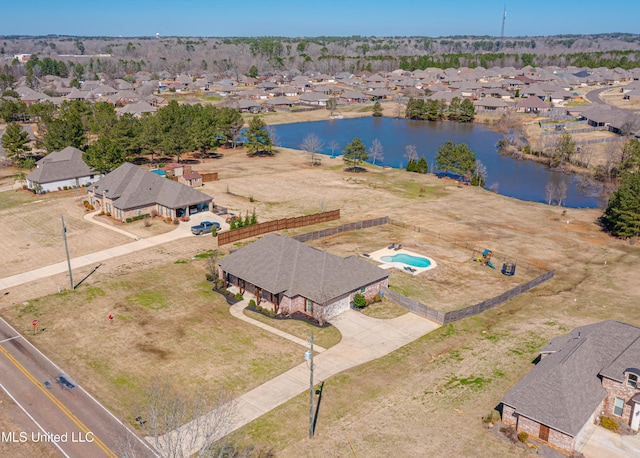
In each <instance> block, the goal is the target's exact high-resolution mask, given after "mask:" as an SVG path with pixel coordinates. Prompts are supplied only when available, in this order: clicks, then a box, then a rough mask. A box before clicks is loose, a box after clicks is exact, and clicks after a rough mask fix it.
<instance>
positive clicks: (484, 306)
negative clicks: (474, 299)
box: [441, 270, 555, 324]
mask: <svg viewBox="0 0 640 458" xmlns="http://www.w3.org/2000/svg"><path fill="white" fill-rule="evenodd" d="M554 275H555V270H550V271H548V272H545V273H543V274H542V275H540V276H538V277H536V278H534V279H533V280H530V281H528V282H527V283H523V284H521V285H518V286H516V287H515V288H511V289H510V290H508V291H505V292H504V293H502V294H500V295H498V296H496V297H493V298H491V299H487V300H486V301H482V302H480V303H478V304H476V305H471V306H469V307H465V308H463V309H460V310H453V311H451V312H447V313H445V315H444V321H443V322H442V323H441V324H449V323H453V322H454V321H460V320H462V319H464V318H468V317H470V316H475V315H479V314H480V313H482V312H484V311H485V310H489V309H492V308H494V307H497V306H499V305H502V304H504V303H505V302H507V301H508V300H511V299H513V298H514V297H516V296H518V295H520V294H522V293H524V292H526V291H529V290H530V289H532V288H534V287H536V286H538V285H540V284H542V283H544V282H546V281H549V280H551V279H552V278H553V276H554Z"/></svg>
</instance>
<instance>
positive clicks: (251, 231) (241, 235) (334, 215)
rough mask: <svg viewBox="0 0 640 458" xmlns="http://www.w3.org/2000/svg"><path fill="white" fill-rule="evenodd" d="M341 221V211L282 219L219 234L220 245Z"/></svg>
mask: <svg viewBox="0 0 640 458" xmlns="http://www.w3.org/2000/svg"><path fill="white" fill-rule="evenodd" d="M336 219H340V210H331V211H328V212H322V213H315V214H313V215H305V216H297V217H294V218H282V219H277V220H274V221H267V222H265V223H259V224H253V225H251V226H247V227H241V228H238V229H234V230H232V231H224V232H220V233H219V234H218V245H219V246H221V245H226V244H228V243H233V242H237V241H238V240H243V239H247V238H250V237H255V236H257V235H262V234H268V233H269V232H275V231H283V230H285V229H294V228H296V227H303V226H310V225H312V224H319V223H324V222H327V221H334V220H336Z"/></svg>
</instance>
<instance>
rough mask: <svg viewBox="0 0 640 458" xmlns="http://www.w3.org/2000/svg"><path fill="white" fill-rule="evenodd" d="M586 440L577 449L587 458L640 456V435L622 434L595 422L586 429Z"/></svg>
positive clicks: (633, 457)
mask: <svg viewBox="0 0 640 458" xmlns="http://www.w3.org/2000/svg"><path fill="white" fill-rule="evenodd" d="M585 436H586V441H585V442H584V443H583V444H582V445H578V447H577V450H578V451H579V452H581V453H583V454H584V456H586V457H587V458H635V457H640V436H638V435H635V436H622V435H620V434H617V433H614V432H611V431H609V430H606V429H604V428H601V427H599V426H596V425H594V424H590V425H589V426H588V427H587V431H586V434H585Z"/></svg>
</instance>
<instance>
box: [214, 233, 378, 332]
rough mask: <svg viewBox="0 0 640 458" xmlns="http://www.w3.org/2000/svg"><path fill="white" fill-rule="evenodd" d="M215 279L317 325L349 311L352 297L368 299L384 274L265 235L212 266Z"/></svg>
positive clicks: (358, 261) (350, 259)
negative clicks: (216, 277) (304, 316)
mask: <svg viewBox="0 0 640 458" xmlns="http://www.w3.org/2000/svg"><path fill="white" fill-rule="evenodd" d="M218 266H219V271H218V272H219V278H221V279H223V280H225V282H227V285H235V286H237V287H238V288H239V289H240V291H241V292H245V291H246V292H249V293H251V294H253V295H255V296H256V301H257V303H258V304H260V303H261V302H267V303H269V304H271V305H272V306H273V309H274V310H275V312H276V313H279V314H280V313H281V314H285V315H288V314H291V313H294V312H302V313H305V314H307V315H310V316H312V317H314V318H315V319H316V320H318V321H319V322H320V323H324V322H326V321H327V320H329V319H330V318H332V317H334V316H336V315H338V314H339V313H341V312H343V311H345V310H347V309H349V308H350V307H351V304H353V297H354V296H355V294H358V293H359V294H362V295H363V296H365V297H366V298H367V299H371V298H373V297H374V296H375V295H376V294H378V293H379V292H380V289H381V288H382V287H386V286H388V280H389V273H388V272H387V271H385V270H383V269H380V268H379V267H377V266H375V265H373V264H371V263H369V262H367V261H365V260H364V259H360V258H358V257H357V256H349V257H347V258H341V257H340V256H336V255H333V254H330V253H327V252H324V251H322V250H318V249H317V248H312V247H310V246H308V245H305V244H304V243H302V242H299V241H297V240H295V239H292V238H289V237H285V236H282V235H278V234H269V235H267V236H265V237H263V238H261V239H260V240H257V241H256V242H253V243H252V244H250V245H247V246H245V247H243V248H241V249H239V250H237V251H234V252H233V253H231V254H229V255H228V256H225V257H224V258H222V259H221V260H220V261H218Z"/></svg>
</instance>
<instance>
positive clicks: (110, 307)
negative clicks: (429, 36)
mask: <svg viewBox="0 0 640 458" xmlns="http://www.w3.org/2000/svg"><path fill="white" fill-rule="evenodd" d="M221 152H223V153H224V156H223V157H222V158H220V159H207V160H204V161H202V160H199V163H197V164H194V168H195V169H196V170H199V171H205V172H206V171H218V172H219V174H220V181H218V182H214V183H207V184H206V185H205V186H204V187H203V188H202V189H203V190H204V191H205V192H208V193H211V195H213V196H214V199H215V202H216V203H218V204H220V205H223V206H227V207H229V208H230V209H231V210H232V211H236V212H240V213H243V214H244V213H245V212H251V211H252V210H253V209H254V208H255V209H256V213H257V215H258V219H259V220H260V221H265V220H268V219H275V218H280V217H285V216H294V215H300V214H309V213H314V212H317V211H320V210H323V209H325V210H328V209H334V208H340V209H341V213H342V220H341V221H340V222H336V223H334V224H340V223H344V222H350V221H357V220H361V219H364V218H369V217H377V216H384V215H389V216H391V217H392V218H393V219H395V220H399V221H402V222H404V223H406V224H408V225H417V226H421V227H425V226H426V227H427V228H428V229H430V230H431V231H434V232H435V233H436V234H437V233H440V234H446V235H447V236H448V237H450V238H453V239H456V240H459V241H462V242H465V243H469V244H470V245H471V246H474V247H477V248H479V249H482V248H485V247H486V248H490V249H493V250H495V251H496V252H499V253H505V254H507V255H509V256H513V257H516V258H517V259H518V260H519V261H526V262H528V263H531V264H533V265H536V266H540V267H542V268H553V269H555V270H556V277H555V279H554V280H552V281H551V282H548V283H546V284H544V285H542V286H540V287H538V288H536V289H534V290H532V291H530V292H529V293H526V294H523V295H521V296H520V297H518V298H516V299H514V300H512V301H510V302H509V303H507V304H505V305H504V306H502V307H499V308H498V309H494V310H493V311H490V312H486V313H484V314H483V315H481V316H478V317H475V318H471V319H467V320H464V321H462V322H459V323H456V324H454V325H451V326H448V327H444V328H441V329H439V330H437V331H435V332H434V333H432V334H430V335H428V336H425V337H423V338H422V339H419V340H418V341H416V342H414V343H412V344H410V345H408V346H406V347H403V348H402V349H400V350H398V351H396V352H393V353H392V354H390V355H388V356H387V357H384V358H381V359H379V360H377V361H374V362H371V363H369V364H365V365H363V366H360V367H358V368H355V369H352V370H349V371H347V372H345V373H343V374H339V375H337V376H335V377H332V378H331V379H330V380H327V384H326V388H325V394H324V397H323V402H322V407H321V412H320V419H319V424H318V435H317V437H316V438H315V439H314V440H313V441H309V440H308V439H306V435H307V427H306V422H307V419H308V409H307V400H308V398H307V397H306V396H305V395H301V396H300V397H298V398H296V399H294V400H292V401H290V402H288V403H286V404H285V405H283V406H281V407H280V408H278V409H276V410H275V411H273V412H271V413H269V414H267V415H265V416H263V417H262V418H260V419H258V420H257V421H255V422H253V423H251V424H250V425H248V426H246V427H245V428H243V429H242V430H240V431H238V432H237V433H235V434H234V435H233V437H232V439H233V440H235V441H238V442H244V443H249V444H254V445H256V446H258V447H259V448H270V449H274V450H275V451H276V452H277V455H278V456H292V457H301V456H309V457H311V456H327V457H331V456H336V457H342V456H352V455H354V453H355V455H354V456H372V457H377V456H381V457H382V456H389V455H390V454H394V455H397V456H425V455H429V456H442V455H443V454H446V455H451V456H486V457H489V456H491V457H494V456H505V457H507V456H524V453H525V452H522V451H520V450H519V449H517V448H514V447H513V446H511V445H509V444H507V443H506V442H503V441H502V440H500V439H498V438H496V437H495V436H494V435H493V434H492V433H491V432H489V431H487V430H486V429H485V428H484V426H483V425H482V423H481V421H480V419H481V416H483V415H487V414H488V413H489V412H490V410H491V409H492V408H493V407H494V406H496V405H497V404H498V402H499V400H500V398H501V396H502V395H503V394H504V393H505V392H506V391H507V390H508V389H509V388H511V387H512V386H513V385H514V384H515V383H516V382H517V381H518V380H519V379H520V378H521V377H522V376H523V375H524V373H526V372H527V371H528V370H530V368H531V361H532V360H533V359H534V358H535V356H536V354H537V351H538V350H539V348H541V346H543V345H544V344H545V343H546V342H547V341H548V340H550V339H551V338H553V337H554V336H557V335H560V334H564V333H566V332H568V331H569V330H570V329H571V328H573V327H575V326H579V325H584V324H588V323H593V322H595V321H599V320H604V319H618V320H621V321H626V322H630V323H632V324H636V325H640V318H639V317H638V314H637V303H638V298H639V297H640V285H639V284H638V282H637V278H636V277H637V266H638V263H639V261H640V253H639V249H638V247H637V246H634V245H631V244H629V243H627V242H624V241H619V240H616V239H612V238H611V237H609V236H608V235H606V234H604V233H603V232H602V231H601V230H600V227H599V226H598V224H597V218H598V217H599V216H600V211H598V210H579V209H562V208H558V207H550V206H546V205H542V204H538V203H530V202H521V201H517V200H514V199H510V198H507V197H503V196H499V195H495V194H492V193H490V192H487V191H484V190H481V189H476V188H471V187H458V186H457V185H454V184H451V183H450V182H447V181H442V180H439V179H437V178H435V177H433V176H418V175H417V174H409V173H406V172H403V171H400V170H392V169H383V168H378V167H367V170H368V171H367V172H366V173H361V174H350V173H347V172H344V170H343V168H344V167H343V164H342V162H341V160H340V159H329V158H325V157H323V160H322V165H321V166H319V167H311V166H310V165H309V164H308V162H309V161H308V157H307V156H306V155H305V154H303V153H300V152H296V151H292V150H285V149H280V152H279V153H278V154H276V156H274V157H268V158H247V157H246V154H245V153H244V151H243V150H242V149H237V150H221ZM10 194H11V196H12V197H7V196H8V194H7V193H3V194H1V195H0V225H1V226H0V231H2V234H3V235H4V234H6V237H5V238H4V239H3V243H6V245H5V244H3V248H5V247H6V250H4V251H3V253H5V259H6V262H5V263H4V264H3V266H2V267H0V269H1V270H0V272H1V273H0V274H1V275H3V276H6V275H11V274H14V273H18V272H23V271H26V270H29V269H33V268H36V267H40V266H42V265H46V264H48V263H50V262H54V261H61V260H63V259H64V250H63V247H62V244H61V241H60V240H59V238H56V237H51V238H46V237H45V238H43V239H39V238H35V237H28V236H26V235H25V232H28V231H30V230H33V231H36V230H37V231H41V232H58V231H59V215H60V214H64V215H65V216H67V217H68V218H69V227H70V230H69V238H70V247H71V251H72V254H73V255H78V254H83V253H87V252H90V251H95V250H97V249H101V248H105V247H108V246H113V245H115V244H119V243H124V242H126V241H129V239H127V238H126V237H123V236H120V235H118V234H115V233H113V232H111V231H109V230H108V229H105V228H100V227H97V226H94V225H92V224H90V223H88V222H86V221H84V220H83V219H82V216H83V214H84V213H83V212H84V209H83V208H82V207H81V200H82V199H77V198H76V197H75V196H74V195H73V194H70V195H54V194H51V195H46V196H44V197H42V198H36V197H32V196H29V195H27V194H22V193H19V192H18V193H10ZM8 199H9V200H8ZM37 200H43V201H42V202H36V201H37ZM154 224H156V223H155V222H154ZM157 224H164V223H157ZM327 225H328V223H327V224H326V225H323V226H324V227H326V226H327ZM312 229H316V227H313V228H306V229H304V231H305V232H306V231H307V230H312ZM294 232H296V231H290V232H289V233H294ZM300 232H302V230H300ZM393 242H395V243H402V244H403V246H406V247H407V248H410V249H411V250H413V251H416V252H419V253H424V254H426V255H428V256H431V257H434V259H436V260H437V261H438V262H439V263H441V265H439V267H438V268H436V269H435V270H433V271H432V273H429V272H427V273H425V274H421V275H419V276H417V277H415V278H414V277H410V276H408V275H405V274H403V273H402V272H393V273H392V276H391V285H392V286H393V285H394V284H396V285H398V287H399V288H406V289H408V290H410V292H411V294H415V295H416V296H419V295H422V297H423V298H424V300H425V301H428V300H431V301H432V303H433V304H435V303H437V304H438V305H439V306H440V307H457V305H470V304H472V303H475V302H478V301H479V300H482V299H483V298H486V297H490V296H491V295H493V294H494V292H495V294H498V293H499V292H502V291H503V290H504V289H506V288H508V287H510V285H511V283H510V282H512V281H522V280H525V279H526V278H527V276H526V275H528V274H527V273H526V272H522V270H521V269H520V268H519V270H518V273H517V275H516V277H514V278H512V279H509V278H503V277H502V276H500V275H499V274H498V273H497V272H494V271H491V270H490V269H488V268H485V267H480V266H479V265H478V264H477V263H473V262H472V261H470V258H471V257H472V256H473V253H472V252H471V251H470V250H467V251H465V250H463V249H459V248H456V247H454V246H452V245H450V244H447V243H442V241H440V240H438V238H437V237H431V236H429V237H427V236H426V235H425V234H421V233H418V232H414V231H411V230H409V229H403V228H400V227H397V226H392V225H387V226H384V227H382V228H378V229H368V230H365V231H359V232H355V233H351V234H346V235H341V236H337V237H332V238H330V239H325V240H322V241H318V242H315V243H314V245H315V246H318V247H320V248H323V249H327V250H328V251H330V252H333V253H336V254H340V255H349V254H360V253H364V252H368V251H372V250H374V249H378V248H380V247H382V246H385V245H388V244H389V243H393ZM212 248H215V247H214V246H213V239H212V238H210V237H205V238H202V237H191V238H187V239H183V240H179V241H176V242H173V243H171V244H170V245H167V246H160V247H155V248H152V249H149V250H145V251H143V252H138V253H135V254H133V255H129V256H124V257H121V258H117V259H112V260H109V261H107V262H105V263H104V266H103V267H101V268H100V269H99V270H98V272H96V274H94V275H92V276H91V277H90V278H89V279H88V280H87V282H86V283H85V284H84V285H83V286H82V287H81V288H80V289H79V290H77V291H75V292H67V293H63V294H60V295H58V294H55V291H56V285H59V284H63V282H64V275H62V274H61V275H59V276H57V277H54V278H50V279H46V280H42V281H40V282H38V284H37V285H35V284H29V285H25V286H23V287H20V288H15V289H13V290H12V291H10V294H9V295H8V296H0V310H1V313H2V315H3V316H5V317H7V318H8V319H9V321H10V322H12V323H13V324H14V325H15V326H17V327H18V329H20V330H22V331H25V330H28V329H29V327H30V326H29V323H30V322H31V319H32V317H33V316H35V315H36V314H37V316H38V317H39V319H40V320H41V322H42V323H43V326H44V327H46V328H47V329H46V331H45V332H44V333H42V334H40V335H38V336H36V337H35V338H33V340H34V341H35V343H36V344H37V345H38V346H39V347H40V348H42V349H43V351H44V352H45V353H47V354H48V355H50V356H52V357H53V359H54V360H55V361H56V362H58V363H59V364H60V365H61V366H62V367H64V368H65V369H68V371H69V372H70V373H72V374H73V375H74V377H75V378H77V379H78V381H79V382H80V383H82V384H83V385H84V386H86V387H87V388H88V389H89V390H90V391H91V392H92V393H94V394H96V395H97V396H98V398H99V399H101V400H103V401H104V402H105V403H106V404H107V406H108V407H110V408H111V409H113V410H114V411H115V412H116V413H117V414H125V415H129V414H130V413H131V410H132V409H133V408H135V404H136V402H138V401H137V400H138V399H139V393H140V391H141V388H142V387H143V386H144V383H145V380H146V377H147V376H148V375H149V374H157V373H159V374H166V375H172V376H176V375H177V376H179V377H181V381H184V389H185V390H194V389H195V388H194V387H195V386H197V384H200V386H207V387H214V388H215V387H218V386H220V385H222V386H225V387H227V388H229V389H231V390H232V391H234V392H236V393H238V392H242V391H244V390H247V389H249V388H250V387H251V386H255V385H256V384H258V383H260V382H261V381H264V380H267V379H268V378H270V377H272V376H273V375H275V374H277V373H280V372H282V371H283V370H286V368H288V367H290V366H291V365H292V364H295V363H296V362H298V361H300V358H301V355H302V353H301V352H300V348H299V347H298V346H296V345H294V344H292V343H288V342H286V341H282V339H279V338H275V337H273V336H271V335H268V334H266V333H264V332H262V331H260V330H257V329H255V328H253V327H251V326H250V325H248V324H244V323H242V322H238V321H237V320H235V321H234V320H231V319H230V317H229V314H228V311H227V305H226V302H224V301H223V300H222V299H221V298H219V297H217V296H216V295H215V294H214V293H212V292H211V291H210V288H209V287H208V285H206V283H204V282H203V281H202V279H203V275H204V262H205V261H203V260H196V261H191V258H192V257H193V256H194V255H196V254H197V253H202V252H204V251H206V250H209V249H212ZM233 248H236V246H234V245H231V246H227V247H222V248H221V251H222V252H223V253H226V252H228V250H229V249H233ZM176 260H186V261H188V262H187V263H186V264H175V261H176ZM82 273H83V272H78V275H80V276H81V275H82ZM23 302H27V304H23ZM113 311H115V313H116V315H117V317H118V319H116V320H115V322H114V323H113V324H109V323H108V322H107V319H106V316H107V315H108V313H112V312H113ZM202 355H205V356H204V357H203V356H202ZM203 359H204V360H206V364H202V361H203ZM134 361H135V363H134Z"/></svg>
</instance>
